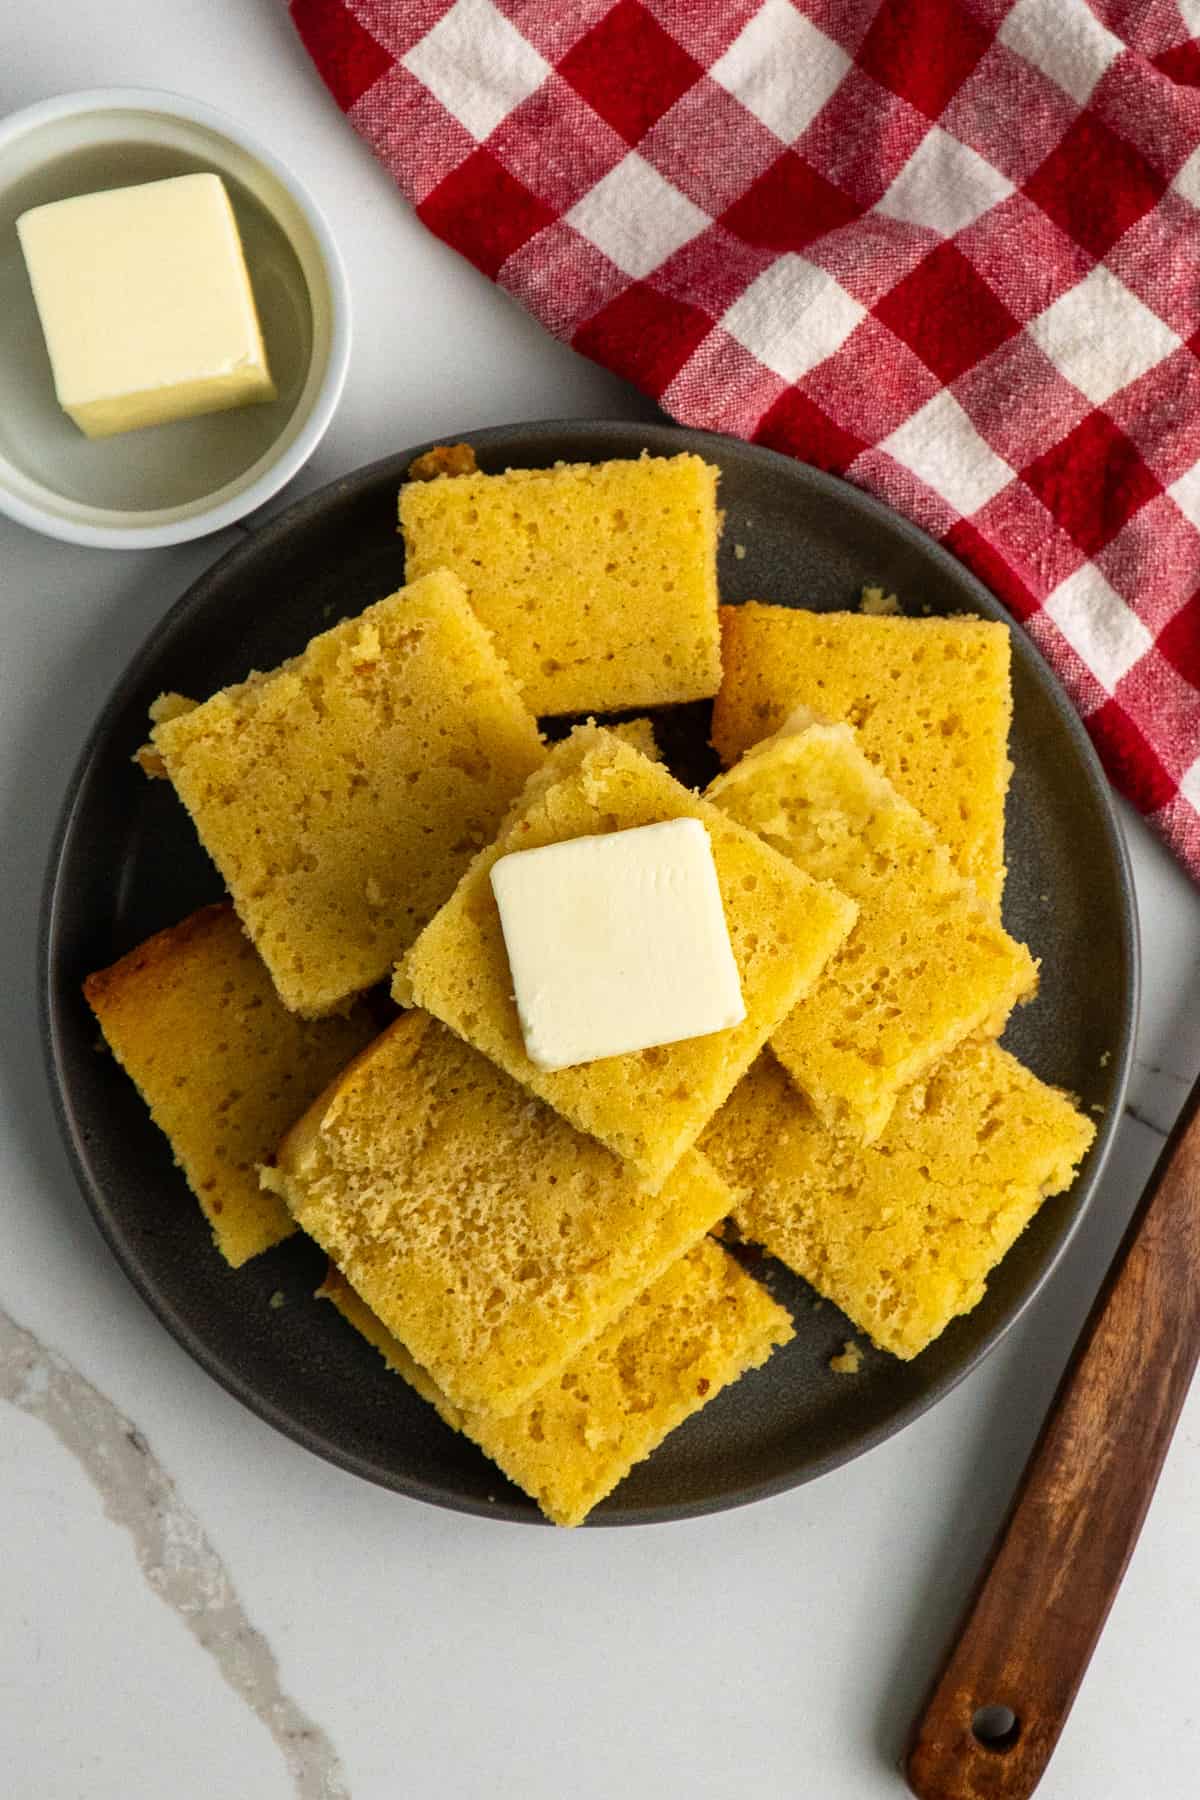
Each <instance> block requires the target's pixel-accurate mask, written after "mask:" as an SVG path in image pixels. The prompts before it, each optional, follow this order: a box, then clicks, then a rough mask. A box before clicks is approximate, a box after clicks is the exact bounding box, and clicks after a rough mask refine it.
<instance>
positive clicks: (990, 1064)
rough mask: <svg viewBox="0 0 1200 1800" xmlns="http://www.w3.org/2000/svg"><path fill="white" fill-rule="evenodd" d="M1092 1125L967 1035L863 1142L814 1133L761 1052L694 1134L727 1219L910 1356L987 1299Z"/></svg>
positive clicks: (877, 1339) (884, 1345) (816, 1125)
mask: <svg viewBox="0 0 1200 1800" xmlns="http://www.w3.org/2000/svg"><path fill="white" fill-rule="evenodd" d="M1094 1137H1095V1127H1094V1126H1093V1125H1092V1123H1091V1121H1090V1120H1089V1119H1086V1118H1085V1117H1084V1116H1083V1115H1082V1114H1081V1113H1080V1112H1078V1111H1077V1110H1076V1108H1075V1107H1074V1106H1073V1105H1072V1104H1071V1101H1070V1100H1069V1099H1068V1098H1067V1096H1066V1095H1065V1094H1063V1093H1061V1092H1060V1091H1059V1090H1058V1089H1057V1088H1052V1087H1047V1086H1046V1084H1045V1083H1044V1082H1041V1081H1039V1080H1038V1079H1037V1077H1036V1076H1035V1075H1032V1074H1030V1072H1029V1070H1028V1069H1024V1068H1022V1066H1021V1064H1020V1063H1018V1062H1017V1061H1016V1059H1015V1058H1014V1057H1012V1056H1010V1055H1008V1053H1007V1052H1006V1051H1004V1050H1001V1049H1000V1048H999V1047H998V1045H996V1044H994V1043H990V1042H986V1041H979V1040H969V1041H968V1042H967V1043H965V1044H961V1045H959V1047H958V1048H957V1049H956V1050H954V1051H952V1052H951V1054H950V1055H949V1056H947V1057H946V1058H945V1059H944V1061H942V1062H940V1063H939V1064H938V1066H937V1067H936V1068H935V1069H934V1070H933V1071H932V1073H931V1074H930V1075H929V1076H928V1077H927V1079H926V1080H925V1081H924V1082H917V1083H915V1084H914V1085H913V1086H912V1087H910V1088H909V1089H907V1090H906V1092H905V1093H904V1094H903V1095H902V1096H901V1098H900V1100H899V1102H898V1104H897V1106H896V1108H895V1111H894V1112H893V1113H892V1116H891V1119H890V1120H889V1121H888V1124H887V1126H886V1127H885V1129H884V1131H883V1132H882V1134H881V1135H880V1137H879V1139H878V1140H877V1142H876V1143H875V1144H873V1145H864V1144H860V1143H855V1142H854V1141H853V1140H852V1139H850V1138H847V1137H842V1136H836V1135H834V1134H833V1133H831V1132H828V1131H826V1130H825V1128H824V1126H822V1125H821V1123H820V1121H819V1120H818V1118H817V1116H816V1113H815V1112H814V1111H813V1109H812V1107H811V1106H810V1105H809V1103H808V1102H807V1101H806V1100H805V1099H803V1098H802V1096H801V1095H800V1093H799V1092H798V1090H797V1089H796V1087H795V1085H794V1084H793V1083H792V1082H791V1080H790V1079H789V1078H788V1076H787V1074H786V1073H785V1071H784V1070H783V1069H782V1068H781V1066H780V1065H779V1063H777V1062H776V1061H775V1059H774V1057H773V1056H772V1055H771V1054H770V1052H767V1053H766V1054H765V1055H764V1056H762V1057H760V1059H759V1061H758V1062H757V1063H756V1064H755V1065H754V1068H753V1069H752V1070H751V1072H750V1074H749V1075H748V1076H747V1077H746V1079H745V1080H744V1081H743V1082H741V1083H740V1084H739V1086H738V1087H737V1088H736V1089H735V1090H734V1092H733V1094H732V1096H731V1097H730V1099H729V1101H728V1103H727V1104H726V1105H725V1106H724V1107H723V1108H722V1110H721V1112H720V1113H719V1114H718V1115H717V1118H716V1119H715V1120H714V1121H713V1124H712V1126H711V1127H710V1128H709V1130H708V1131H707V1132H706V1133H705V1134H704V1137H703V1138H702V1140H701V1144H702V1147H703V1149H704V1153H705V1155H706V1156H708V1158H709V1159H710V1161H711V1162H712V1163H713V1164H714V1165H715V1167H716V1168H717V1169H719V1170H720V1172H721V1174H722V1175H723V1176H724V1177H725V1179H726V1180H727V1181H728V1182H729V1184H730V1186H731V1187H734V1188H736V1189H737V1191H738V1203H737V1207H736V1209H735V1213H734V1217H735V1218H736V1220H737V1223H738V1226H739V1228H740V1230H741V1231H742V1233H743V1235H744V1236H745V1237H747V1238H751V1239H753V1240H754V1241H755V1242H757V1243H760V1244H763V1245H764V1246H765V1247H766V1248H767V1249H768V1250H769V1251H770V1252H771V1254H772V1255H773V1256H777V1257H778V1258H779V1259H780V1261H781V1262H784V1263H786V1264H787V1265H788V1267H789V1268H791V1269H794V1270H795V1272H796V1273H797V1274H798V1275H801V1276H803V1277H804V1279H805V1280H806V1281H808V1282H810V1283H811V1284H812V1286H813V1287H814V1288H816V1290H817V1292H818V1293H819V1294H822V1295H824V1296H825V1298H826V1299H829V1300H832V1301H833V1302H834V1304H835V1305H836V1306H839V1307H840V1308H841V1309H842V1311H843V1312H844V1313H845V1314H846V1316H847V1317H848V1318H849V1319H851V1320H852V1321H853V1323H854V1324H855V1325H857V1326H858V1327H859V1329H860V1330H862V1331H865V1332H866V1333H867V1335H868V1336H869V1337H870V1338H871V1340H872V1342H873V1343H875V1344H876V1345H878V1347H879V1348H880V1349H881V1350H890V1351H891V1352H892V1353H893V1354H894V1355H896V1356H899V1357H902V1358H909V1357H913V1356H916V1355H917V1354H918V1352H919V1351H921V1350H923V1349H924V1348H925V1346H926V1345H927V1344H929V1343H931V1342H932V1341H933V1339H934V1338H936V1337H937V1336H938V1335H939V1334H940V1333H941V1332H942V1331H944V1330H945V1328H946V1326H947V1325H948V1324H949V1323H950V1321H951V1319H953V1318H955V1317H956V1316H957V1315H958V1314H960V1313H965V1312H969V1311H970V1310H971V1308H972V1307H974V1306H976V1305H978V1303H979V1301H980V1300H981V1299H982V1298H983V1294H984V1289H985V1285H986V1280H987V1276H988V1273H989V1272H990V1270H991V1269H992V1268H993V1267H994V1266H995V1265H996V1263H998V1262H999V1261H1000V1259H1001V1257H1002V1256H1004V1255H1005V1253H1006V1252H1007V1251H1008V1249H1009V1248H1010V1247H1011V1245H1012V1244H1013V1242H1014V1241H1015V1239H1016V1238H1017V1237H1018V1236H1019V1235H1020V1233H1021V1232H1022V1231H1023V1230H1024V1229H1025V1227H1026V1225H1027V1224H1028V1223H1029V1221H1030V1219H1032V1218H1033V1216H1034V1214H1035V1213H1036V1212H1037V1210H1038V1208H1039V1206H1040V1205H1041V1203H1042V1201H1043V1200H1044V1199H1046V1198H1047V1197H1048V1196H1049V1195H1052V1194H1058V1193H1061V1192H1062V1190H1063V1189H1064V1188H1066V1187H1068V1186H1069V1185H1070V1183H1071V1180H1072V1178H1073V1176H1074V1173H1075V1170H1076V1168H1077V1166H1078V1164H1079V1161H1080V1158H1081V1157H1082V1156H1083V1154H1084V1152H1085V1151H1086V1150H1087V1148H1088V1146H1089V1144H1090V1143H1091V1142H1092V1139H1093V1138H1094Z"/></svg>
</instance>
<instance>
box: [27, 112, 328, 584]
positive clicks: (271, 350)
mask: <svg viewBox="0 0 1200 1800" xmlns="http://www.w3.org/2000/svg"><path fill="white" fill-rule="evenodd" d="M197 170H211V171H213V172H214V173H216V174H218V175H220V176H221V177H222V179H223V180H224V182H225V185H226V188H227V189H228V191H229V197H230V199H231V201H232V203H233V209H234V212H235V214H236V216H237V221H238V228H239V230H240V232H241V236H242V243H243V246H244V249H245V253H246V263H247V266H248V268H249V271H250V279H251V283H252V285H253V288H254V294H255V299H256V301H257V304H258V310H259V316H260V318H261V321H262V327H263V336H264V338H265V341H266V346H267V355H268V359H269V361H270V364H271V371H272V374H273V376H274V378H275V383H276V386H277V388H278V390H279V391H278V398H277V399H275V400H274V401H272V402H271V403H269V404H268V405H260V406H244V407H239V408H237V409H236V410H234V411H232V412H224V413H210V414H207V415H206V416H205V417H202V418H198V419H188V420H186V421H182V422H179V423H176V424H172V425H160V426H155V427H152V428H150V429H148V430H144V431H136V432H128V433H125V434H124V435H122V436H120V437H115V438H106V439H101V440H98V441H97V440H89V439H88V438H85V437H84V436H83V434H82V432H80V431H79V430H78V429H77V427H76V426H75V425H73V424H72V423H71V421H70V419H68V418H67V417H66V415H65V414H64V413H63V412H62V411H61V410H60V408H59V405H58V401H57V399H56V397H55V393H54V382H53V378H52V376H51V372H50V362H49V358H48V356H47V354H46V347H45V342H44V340H43V337H42V331H41V326H40V323H39V321H38V316H37V311H36V308H35V306H34V302H33V294H32V291H31V289H30V286H29V280H28V277H27V275H26V271H25V265H24V260H23V258H22V256H21V248H20V244H19V243H18V241H17V232H16V221H17V218H18V216H19V215H20V214H21V213H23V212H25V211H26V210H27V209H28V208H29V207H31V206H39V205H42V204H43V203H45V202H46V201H50V200H61V199H65V198H67V197H68V196H70V195H73V194H84V193H92V192H95V191H97V190H98V189H101V188H112V187H124V186H127V185H131V184H133V183H136V182H143V181H156V180H162V179H164V178H166V177H167V176H172V175H183V174H188V173H191V172H193V171H197ZM0 321H2V323H0V511H3V512H6V513H8V514H10V515H11V517H12V518H14V519H17V520H19V521H20V522H21V524H23V525H28V526H31V527H32V528H33V529H34V530H35V531H42V532H45V533H47V534H48V535H49V536H51V537H57V538H64V539H66V540H67V542H69V543H75V544H88V545H92V546H95V547H98V548H102V549H119V550H143V549H150V548H153V547H155V546H158V545H162V544H178V543H182V542H183V541H184V540H185V539H187V538H195V537H203V536H205V535H206V534H207V533H209V532H213V531H219V530H220V529H221V528H222V527H223V526H226V525H230V524H232V523H233V521H234V520H235V519H240V518H241V517H242V516H243V515H244V514H245V513H248V512H251V511H253V509H254V508H255V507H257V506H261V505H262V504H263V503H264V501H266V500H268V499H270V497H271V495H272V494H275V493H277V492H278V490H279V489H280V488H281V487H282V486H283V485H284V483H285V482H287V481H289V480H290V479H291V477H292V476H293V475H294V474H295V473H296V472H297V470H298V469H300V468H301V467H302V465H303V464H304V463H305V462H307V460H308V458H309V457H310V456H311V455H312V452H313V451H314V450H315V449H316V447H317V445H318V443H319V442H320V441H321V438H322V437H323V436H324V433H325V430H326V428H327V426H328V424H329V421H330V419H331V418H332V417H333V413H334V409H335V407H336V406H337V403H338V399H339V397H340V395H341V391H342V387H343V384H344V382H345V378H346V368H347V365H348V362H349V356H350V296H349V289H348V287H347V283H346V274H345V270H344V269H343V267H342V261H341V257H340V256H339V254H338V250H337V247H336V245H335V243H334V241H333V237H332V235H331V233H330V231H329V227H328V225H327V224H326V223H325V220H324V218H323V217H322V216H321V213H320V211H319V209H318V208H317V206H316V204H315V202H314V201H313V200H312V198H311V196H310V195H308V194H307V193H306V191H305V189H304V187H303V185H302V184H301V182H300V181H299V180H298V178H297V177H296V176H295V175H294V174H293V173H292V172H291V170H289V169H288V168H287V167H286V166H285V165H284V164H283V163H282V162H281V161H280V160H279V158H278V157H276V156H274V155H273V154H272V153H271V152H270V151H269V150H267V149H265V148H264V147H263V146H262V145H261V144H259V143H257V142H256V141H255V140H254V139H253V138H252V137H249V136H247V134H246V133H245V132H243V131H242V130H241V128H240V126H237V125H235V124H234V123H233V122H232V121H231V120H229V119H226V118H225V117H224V116H223V115H222V114H221V113H219V112H216V111H214V110H213V108H212V107H209V106H206V105H204V104H203V103H202V102H201V101H199V100H191V99H187V98H185V97H183V96H181V95H178V94H166V93H158V92H155V91H153V90H150V89H141V88H110V89H96V90H93V91H91V92H87V93H80V94H62V95H59V96H57V97H56V98H55V99H52V100H44V101H42V102H40V103H39V104H38V105H36V106H30V107H27V108H26V109H25V110H24V111H22V112H18V113H14V114H12V115H11V116H10V117H9V118H8V119H5V120H3V121H0Z"/></svg>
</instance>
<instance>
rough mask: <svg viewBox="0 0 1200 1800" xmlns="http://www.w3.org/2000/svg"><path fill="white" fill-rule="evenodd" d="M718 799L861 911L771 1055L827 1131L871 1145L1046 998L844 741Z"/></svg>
mask: <svg viewBox="0 0 1200 1800" xmlns="http://www.w3.org/2000/svg"><path fill="white" fill-rule="evenodd" d="M708 797H709V799H711V801H712V802H713V804H714V806H719V807H720V808H721V810H722V811H723V812H726V813H728V815H729V816H730V818H733V819H736V820H737V821H738V823H739V824H741V825H745V826H746V827H747V828H748V829H749V830H751V831H756V832H758V833H759V835H760V836H761V837H762V838H763V839H764V840H765V841H766V842H767V843H768V844H770V845H771V847H772V848H773V849H775V850H778V851H779V853H780V855H782V856H786V857H788V858H789V859H790V861H792V862H794V863H795V865H796V867H797V868H799V869H803V870H804V872H805V874H806V875H811V876H812V877H813V879H814V880H816V881H827V882H830V883H831V884H832V885H833V886H834V887H836V888H837V889H838V890H839V891H840V892H841V893H843V894H848V895H849V896H850V898H851V899H852V900H854V901H855V902H856V904H857V906H858V909H859V910H858V922H857V923H856V925H855V927H854V929H853V931H852V932H851V933H850V936H849V937H848V938H847V940H846V942H845V944H843V946H842V948H841V949H840V950H839V951H838V953H837V955H836V956H834V957H833V958H832V959H831V961H830V962H829V964H828V965H827V967H826V968H825V970H824V972H823V973H822V975H821V976H820V978H819V979H818V981H817V982H816V984H815V985H814V987H813V988H812V990H811V991H810V992H809V993H808V994H806V995H805V997H804V999H803V1000H802V1001H801V1003H800V1005H799V1006H797V1007H795V1008H794V1010H793V1011H792V1012H791V1013H790V1014H789V1015H788V1017H787V1018H786V1019H785V1020H784V1022H783V1024H782V1025H781V1026H780V1027H779V1029H778V1030H777V1031H776V1032H775V1033H774V1035H773V1037H772V1038H771V1048H772V1049H773V1050H774V1052H775V1054H776V1056H777V1057H778V1058H779V1060H780V1062H781V1063H782V1064H783V1065H784V1067H785V1068H786V1069H787V1071H788V1073H789V1074H790V1075H791V1076H792V1078H793V1080H795V1081H796V1082H797V1083H798V1084H799V1086H800V1087H801V1089H802V1090H803V1091H804V1093H805V1094H807V1095H808V1097H809V1099H810V1100H811V1101H812V1103H813V1105H814V1107H815V1108H816V1111H817V1114H818V1116H819V1118H820V1119H821V1121H822V1123H823V1124H825V1125H826V1126H828V1127H829V1129H830V1130H832V1131H848V1132H850V1133H851V1134H852V1135H854V1136H857V1137H861V1138H863V1139H865V1140H866V1141H867V1142H868V1143H869V1142H871V1140H872V1139H873V1138H876V1137H878V1135H879V1133H880V1131H882V1129H883V1127H884V1126H885V1125H886V1123H887V1120H888V1116H889V1114H890V1113H891V1110H892V1107H893V1106H894V1105H895V1102H896V1096H897V1094H899V1093H900V1091H901V1089H902V1088H905V1087H907V1086H908V1085H909V1083H910V1082H912V1081H915V1080H917V1079H918V1078H919V1077H920V1076H921V1075H923V1074H924V1073H925V1071H926V1070H927V1069H929V1068H931V1067H932V1066H933V1064H934V1063H935V1062H937V1061H938V1059H939V1058H940V1057H942V1056H944V1055H945V1054H946V1053H947V1051H949V1050H951V1049H953V1047H954V1045H955V1044H957V1043H960V1042H961V1041H962V1039H963V1038H965V1037H967V1036H968V1035H969V1034H970V1033H971V1032H974V1031H987V1032H990V1033H991V1034H992V1035H994V1036H998V1035H999V1033H1000V1032H1001V1031H1002V1030H1003V1028H1004V1024H1005V1021H1006V1020H1007V1018H1008V1015H1009V1013H1010V1012H1011V1011H1012V1008H1013V1007H1014V1005H1015V1004H1016V1003H1017V1001H1018V1000H1020V999H1024V998H1027V997H1028V996H1029V995H1030V994H1032V993H1033V992H1034V990H1035V988H1036V987H1037V964H1036V963H1035V962H1034V960H1033V958H1032V957H1031V956H1030V954H1029V952H1028V950H1027V949H1026V948H1025V946H1024V945H1023V944H1018V943H1016V942H1015V941H1014V940H1013V939H1012V938H1010V937H1009V935H1008V933H1007V932H1006V931H1004V930H1003V928H1002V927H1001V926H1000V925H999V924H998V923H997V922H996V921H995V920H994V919H993V918H992V916H991V915H990V913H988V912H987V911H985V909H984V908H983V906H982V905H981V904H980V902H979V899H978V896H977V895H976V893H975V889H974V887H973V886H972V885H971V883H970V882H968V881H966V880H964V878H963V877H962V876H961V875H960V874H959V873H958V871H957V869H956V868H955V867H954V863H953V861H952V860H951V857H950V853H949V851H948V850H946V849H945V848H944V846H943V845H941V844H940V843H939V842H938V840H937V838H936V837H935V836H934V834H933V832H932V831H931V829H930V828H929V826H928V825H927V824H926V823H925V820H924V819H923V818H922V817H921V815H920V814H919V813H918V812H917V811H916V809H915V808H914V807H912V806H910V805H909V803H908V801H907V800H903V799H901V797H900V795H899V794H898V793H897V791H896V789H895V788H894V787H893V786H892V783H891V782H890V781H889V780H888V779H887V777H886V775H883V774H881V773H880V771H879V770H878V769H877V768H876V767H875V766H874V764H873V763H871V762H870V761H869V760H868V758H867V757H866V755H865V754H864V752H863V750H862V749H861V747H860V745H859V742H858V739H857V736H856V734H855V733H854V732H853V731H852V730H851V728H850V726H849V725H804V726H803V727H802V728H801V729H800V730H798V731H787V730H785V731H784V732H781V733H780V734H779V735H778V736H776V737H772V738H764V739H763V741H762V742H761V743H760V744H756V745H754V746H753V747H752V748H751V749H750V750H748V751H747V752H746V754H745V756H743V757H742V759H741V761H740V762H738V763H735V764H734V766H733V768H732V769H731V770H729V772H728V773H727V774H725V775H719V776H718V777H717V779H716V780H715V781H714V782H713V783H712V785H711V787H710V788H709V790H708Z"/></svg>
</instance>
